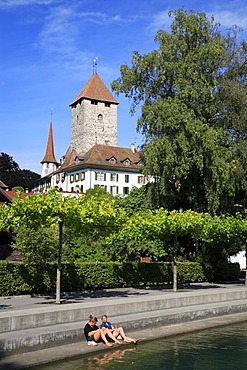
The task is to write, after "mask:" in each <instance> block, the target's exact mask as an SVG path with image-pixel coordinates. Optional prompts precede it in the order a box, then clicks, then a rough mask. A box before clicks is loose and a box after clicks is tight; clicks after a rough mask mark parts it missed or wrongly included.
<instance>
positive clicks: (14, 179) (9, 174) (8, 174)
mask: <svg viewBox="0 0 247 370" xmlns="http://www.w3.org/2000/svg"><path fill="white" fill-rule="evenodd" d="M39 178H40V175H39V174H38V173H35V172H32V171H30V170H24V169H23V170H22V169H20V167H19V165H18V164H17V163H16V162H15V161H14V159H13V157H11V156H9V155H8V154H6V153H3V152H1V153H0V180H1V181H2V182H3V183H4V184H5V185H6V186H8V187H9V189H12V188H13V187H16V186H17V187H22V188H23V189H29V190H31V189H32V187H33V184H34V182H35V181H36V180H37V179H39Z"/></svg>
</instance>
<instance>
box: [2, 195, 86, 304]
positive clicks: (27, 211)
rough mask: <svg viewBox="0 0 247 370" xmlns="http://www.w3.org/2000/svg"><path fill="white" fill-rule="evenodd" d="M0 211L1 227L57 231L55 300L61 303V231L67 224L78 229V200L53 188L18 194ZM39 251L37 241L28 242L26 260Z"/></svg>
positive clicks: (33, 257)
mask: <svg viewBox="0 0 247 370" xmlns="http://www.w3.org/2000/svg"><path fill="white" fill-rule="evenodd" d="M2 214H3V216H4V219H3V220H1V219H2V217H0V227H6V226H10V227H25V228H27V229H31V230H32V232H33V231H36V232H38V231H39V229H40V228H41V229H42V228H47V229H49V228H54V229H55V230H56V232H57V234H58V248H57V280H56V303H60V290H61V289H60V286H61V265H62V245H63V230H64V227H65V226H67V227H68V228H71V230H74V231H77V232H78V228H79V227H80V226H81V216H80V212H79V202H78V201H77V199H76V198H72V197H64V198H63V196H62V194H61V193H59V192H57V190H56V189H55V188H53V189H51V190H50V191H49V192H48V193H47V194H46V195H43V194H33V195H29V196H27V197H25V198H22V197H21V193H19V194H17V196H16V197H15V199H14V200H13V202H12V204H11V206H9V207H8V208H7V206H5V207H4V208H2V206H1V212H0V216H2ZM36 249H37V251H36ZM22 250H24V248H23V249H22ZM38 250H40V247H39V244H38V243H36V245H35V246H34V247H31V246H30V245H29V248H28V250H27V252H28V253H29V258H28V261H27V262H28V263H30V260H31V259H32V260H35V259H36V257H37V255H39V254H40V253H39V252H38ZM30 254H32V255H30ZM37 262H39V260H38V261H37Z"/></svg>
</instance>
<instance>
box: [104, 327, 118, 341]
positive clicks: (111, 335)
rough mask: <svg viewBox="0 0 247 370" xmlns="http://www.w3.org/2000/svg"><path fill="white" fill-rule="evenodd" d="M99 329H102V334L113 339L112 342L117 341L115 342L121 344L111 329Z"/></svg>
mask: <svg viewBox="0 0 247 370" xmlns="http://www.w3.org/2000/svg"><path fill="white" fill-rule="evenodd" d="M101 330H103V331H104V334H107V335H108V337H109V338H111V339H112V340H114V342H115V343H117V344H121V342H119V341H118V340H117V337H115V336H114V335H113V334H112V332H111V330H109V329H101Z"/></svg>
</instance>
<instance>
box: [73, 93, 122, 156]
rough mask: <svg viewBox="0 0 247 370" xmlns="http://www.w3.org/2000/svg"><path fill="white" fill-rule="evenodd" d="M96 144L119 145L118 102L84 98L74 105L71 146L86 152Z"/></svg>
mask: <svg viewBox="0 0 247 370" xmlns="http://www.w3.org/2000/svg"><path fill="white" fill-rule="evenodd" d="M95 103H97V104H95ZM95 144H108V145H117V104H112V103H110V104H108V103H105V102H101V101H97V102H96V101H95V100H90V99H82V100H81V101H80V102H77V103H76V104H74V105H73V106H72V125H71V143H70V146H71V149H75V150H76V151H77V152H78V153H85V152H86V151H88V150H89V149H91V148H92V146H93V145H95Z"/></svg>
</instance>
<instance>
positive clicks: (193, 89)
mask: <svg viewBox="0 0 247 370" xmlns="http://www.w3.org/2000/svg"><path fill="white" fill-rule="evenodd" d="M169 16H170V17H172V18H173V22H172V24H171V31H170V32H166V31H162V30H161V31H159V32H158V33H157V35H156V37H155V41H156V42H157V44H158V48H157V49H155V50H153V51H151V52H150V53H148V54H143V55H142V54H140V53H139V52H138V51H134V52H133V56H132V65H131V66H130V67H129V66H128V65H122V66H121V68H120V72H121V77H120V78H118V79H117V80H115V81H114V82H113V83H112V88H113V90H115V92H116V93H117V94H120V93H124V94H125V96H126V97H128V98H129V99H131V100H132V106H131V111H132V112H134V111H135V109H136V107H137V106H138V105H141V115H140V118H139V119H138V123H137V130H138V131H139V132H140V133H142V134H143V135H144V138H145V144H144V145H143V148H142V150H143V160H144V170H143V172H144V174H145V175H147V176H148V175H151V176H153V178H154V179H155V187H154V188H155V189H154V190H155V191H154V193H153V196H154V198H153V201H154V204H155V205H156V206H164V207H165V208H167V209H169V210H173V209H177V210H178V209H180V208H182V209H193V210H194V211H199V212H210V213H211V214H220V213H225V212H232V211H233V209H234V204H235V203H238V202H239V200H240V199H239V198H241V197H243V198H244V197H246V191H245V190H246V188H247V186H246V185H247V182H246V167H247V160H246V159H247V146H246V137H247V99H246V97H247V93H246V83H247V78H246V77H247V64H246V59H247V43H246V42H245V41H244V40H242V41H240V42H238V38H237V36H238V33H239V29H238V28H237V27H233V28H232V29H229V30H228V31H224V32H222V30H221V28H220V24H217V23H215V22H214V18H213V17H212V18H211V19H208V18H207V17H206V15H205V14H204V13H196V12H194V11H188V12H187V11H184V9H179V10H176V11H171V12H170V13H169Z"/></svg>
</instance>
